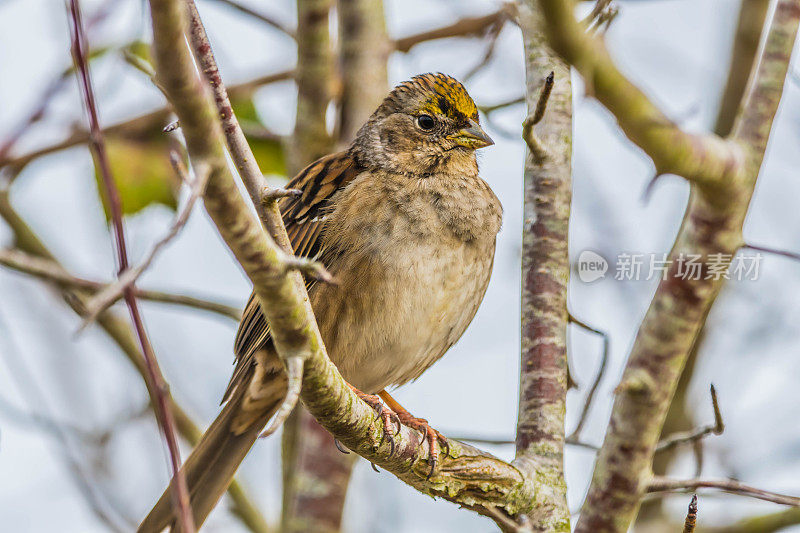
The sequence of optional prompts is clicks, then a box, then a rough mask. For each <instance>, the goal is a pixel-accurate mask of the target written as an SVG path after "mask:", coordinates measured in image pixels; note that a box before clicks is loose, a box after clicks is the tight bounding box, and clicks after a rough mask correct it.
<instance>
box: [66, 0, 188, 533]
mask: <svg viewBox="0 0 800 533" xmlns="http://www.w3.org/2000/svg"><path fill="white" fill-rule="evenodd" d="M69 11H70V21H71V25H70V30H71V37H72V56H73V60H74V62H75V65H76V67H77V70H78V74H79V79H80V87H81V94H82V96H83V100H84V104H85V106H86V112H87V114H88V119H89V131H90V147H91V148H92V151H93V153H94V155H95V158H96V162H97V166H98V168H99V170H100V174H101V176H102V181H103V189H104V192H105V195H106V199H107V201H108V205H109V208H110V209H109V210H110V212H111V215H112V221H113V227H114V237H115V241H116V245H117V246H116V247H117V259H118V262H119V271H118V275H121V274H122V273H123V272H124V271H125V270H126V269H127V268H128V251H127V248H126V245H125V228H124V226H123V223H122V205H121V202H120V197H119V191H118V190H117V187H116V183H115V182H114V178H113V176H112V175H111V165H110V163H109V160H108V155H107V153H106V148H105V141H104V139H103V134H102V132H101V130H100V121H99V119H98V116H97V106H96V103H95V97H94V89H93V87H92V80H91V76H90V74H89V65H88V61H87V58H86V50H87V43H86V35H85V33H84V28H83V23H82V22H81V11H80V6H79V0H70V5H69ZM124 292H125V302H126V303H127V305H128V310H129V312H130V315H131V320H132V321H133V324H134V328H135V330H136V334H137V336H138V338H139V344H140V345H141V348H142V353H143V354H144V358H145V362H146V364H147V369H148V378H149V379H150V382H151V384H152V388H151V389H150V392H151V397H152V398H153V404H154V406H155V409H156V413H157V415H158V416H157V418H158V421H159V425H160V426H161V429H162V431H163V433H164V436H165V437H166V441H167V447H168V450H169V456H170V460H171V464H172V472H173V475H174V476H175V478H176V480H177V481H176V483H174V484H173V485H172V486H173V497H174V499H175V504H176V506H177V511H178V512H177V514H178V515H179V525H180V526H181V527H182V529H183V531H184V533H193V532H194V531H195V527H194V519H193V517H192V511H191V507H190V506H189V491H188V489H187V486H186V479H185V477H184V476H183V473H182V472H181V471H180V463H181V459H180V449H179V448H178V441H177V438H176V437H175V419H174V417H173V413H172V411H171V410H170V409H169V405H168V402H167V397H166V394H165V391H166V390H167V386H166V383H165V381H164V377H163V376H162V375H161V371H160V370H159V367H158V361H157V360H156V357H155V354H154V353H153V349H152V346H151V345H150V341H149V340H148V338H147V333H146V332H145V329H144V322H143V321H142V318H141V315H140V313H139V307H138V305H137V303H136V296H135V294H134V292H133V290H132V288H131V286H127V288H126V289H125V291H124Z"/></svg>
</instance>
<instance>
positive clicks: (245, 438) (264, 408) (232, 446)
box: [138, 379, 286, 533]
mask: <svg viewBox="0 0 800 533" xmlns="http://www.w3.org/2000/svg"><path fill="white" fill-rule="evenodd" d="M276 381H278V382H277V383H275V384H274V385H276V386H275V387H269V388H270V389H273V391H272V392H273V393H272V394H269V393H268V394H265V395H263V396H262V397H261V398H259V400H258V401H257V402H253V401H252V399H251V398H250V397H248V395H247V394H246V391H245V390H242V391H237V392H238V393H234V395H233V397H232V398H231V399H230V400H229V401H228V402H227V404H226V405H225V407H224V408H223V410H222V412H221V413H220V414H219V416H218V417H217V418H216V420H214V422H212V423H211V426H209V428H208V430H207V431H206V432H205V433H204V434H203V437H202V438H201V439H200V442H199V443H198V444H197V446H196V447H195V448H194V450H193V451H192V453H191V455H189V457H188V458H187V459H186V462H185V463H184V464H183V466H182V467H181V470H182V472H183V473H184V475H185V476H186V484H187V485H188V488H189V498H190V502H191V507H192V514H193V515H194V522H195V526H197V527H198V528H199V527H200V525H201V524H202V523H203V522H204V521H205V519H206V518H207V517H208V515H209V513H211V510H212V509H214V507H215V506H216V504H217V502H218V501H219V499H220V498H221V497H222V495H223V494H224V493H225V491H226V490H228V486H229V485H230V484H231V481H232V480H233V476H234V474H235V473H236V470H237V468H239V465H240V464H241V462H242V461H243V460H244V458H245V456H246V455H247V452H248V451H250V448H252V447H253V444H254V443H255V441H256V439H257V438H258V435H259V433H260V432H261V430H262V429H263V428H264V425H265V424H266V423H267V421H268V420H269V419H270V418H271V417H272V415H274V414H275V411H276V410H277V409H278V407H279V406H280V404H281V401H282V400H283V396H284V395H285V390H286V388H285V387H286V385H285V379H284V380H283V381H282V382H280V380H276ZM242 389H246V387H242ZM268 392H269V391H268ZM173 482H174V479H173V481H172V482H171V483H170V486H169V487H167V489H166V490H165V491H164V493H163V494H162V495H161V498H160V499H159V500H158V502H157V503H156V504H155V506H154V507H153V508H152V509H151V510H150V513H149V514H148V515H147V517H145V519H144V520H143V521H142V523H141V525H140V526H139V530H138V533H158V532H160V531H163V530H164V529H165V528H167V527H174V525H175V522H176V512H175V509H174V508H173V503H172V483H173Z"/></svg>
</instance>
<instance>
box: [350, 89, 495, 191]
mask: <svg viewBox="0 0 800 533" xmlns="http://www.w3.org/2000/svg"><path fill="white" fill-rule="evenodd" d="M479 120H480V119H479V118H478V108H477V107H476V106H475V102H474V101H473V100H472V98H471V97H470V96H469V94H468V93H467V90H466V89H465V88H464V86H463V85H462V84H461V83H460V82H459V81H458V80H456V79H455V78H452V77H450V76H448V75H446V74H441V73H436V74H420V75H419V76H414V77H413V78H411V79H410V80H408V81H406V82H403V83H401V84H400V85H398V86H397V87H395V88H394V89H393V90H392V92H390V93H389V96H387V97H386V98H385V99H384V101H383V102H382V103H381V105H380V106H379V107H378V109H377V110H376V111H375V113H373V114H372V116H371V117H370V118H369V120H368V121H367V122H366V124H364V126H362V128H361V129H360V130H359V132H358V134H357V136H356V140H355V141H354V143H353V147H354V149H356V151H357V152H358V157H359V159H360V160H362V163H363V164H366V165H367V166H372V167H378V168H384V169H386V170H390V171H393V172H401V173H408V174H413V175H418V176H424V175H428V174H432V173H447V172H448V171H453V172H457V171H463V169H464V167H465V165H466V166H472V167H474V166H475V153H474V152H475V150H477V149H478V148H483V147H485V146H489V145H492V144H494V141H492V139H491V138H490V137H489V136H488V135H487V134H486V132H485V131H483V129H481V126H480V123H479Z"/></svg>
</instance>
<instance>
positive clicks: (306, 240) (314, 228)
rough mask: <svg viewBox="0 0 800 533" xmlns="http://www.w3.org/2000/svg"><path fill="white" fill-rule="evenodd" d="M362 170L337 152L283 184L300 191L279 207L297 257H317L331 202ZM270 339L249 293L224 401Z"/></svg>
mask: <svg viewBox="0 0 800 533" xmlns="http://www.w3.org/2000/svg"><path fill="white" fill-rule="evenodd" d="M362 170H363V169H362V168H361V167H360V166H359V165H358V164H357V163H356V162H355V160H353V158H352V157H351V156H350V155H348V153H347V152H338V153H335V154H331V155H327V156H325V157H323V158H321V159H318V160H317V161H315V162H314V163H312V164H311V165H309V166H307V167H306V168H305V169H303V170H302V171H301V172H300V173H299V174H298V175H297V176H295V178H294V179H292V181H290V182H289V183H288V184H287V185H286V187H287V188H290V189H299V190H301V191H303V193H302V194H301V195H300V196H296V197H286V198H282V199H281V200H280V202H279V204H278V205H279V207H280V211H281V217H282V218H283V223H284V224H285V225H286V232H287V233H288V235H289V241H290V242H291V244H292V249H293V250H294V253H295V255H296V256H298V257H309V258H313V257H318V256H319V255H320V253H321V252H322V241H323V239H322V236H323V233H324V230H325V221H326V217H327V215H328V210H327V207H328V205H329V202H330V199H331V198H332V197H333V196H334V194H336V192H337V191H339V190H340V189H342V188H344V187H345V186H347V184H348V183H350V182H351V181H352V180H353V179H355V177H356V176H357V175H358V174H359V173H360V172H362ZM269 338H270V335H269V326H268V325H267V321H266V320H265V319H264V315H263V314H262V313H261V306H260V305H259V302H258V299H257V298H256V296H255V294H251V295H250V299H249V300H248V301H247V307H245V310H244V315H243V316H242V321H241V322H240V323H239V331H238V332H237V333H236V340H235V342H234V348H233V351H234V353H235V355H236V369H235V370H234V372H233V376H232V377H231V381H230V383H229V384H228V388H227V390H226V391H225V395H224V396H223V399H222V401H223V402H225V401H227V400H228V398H229V397H230V395H231V392H232V391H233V389H234V388H235V387H236V385H237V384H238V383H239V381H240V380H241V377H242V376H243V375H244V374H245V373H246V371H247V369H248V368H249V367H250V365H251V362H252V360H253V353H254V352H255V351H256V350H257V349H259V348H261V347H262V346H264V345H265V344H267V343H268V342H269Z"/></svg>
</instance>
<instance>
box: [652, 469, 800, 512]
mask: <svg viewBox="0 0 800 533" xmlns="http://www.w3.org/2000/svg"><path fill="white" fill-rule="evenodd" d="M702 488H706V489H718V490H721V491H723V492H727V493H729V494H737V495H739V496H747V497H749V498H756V499H758V500H764V501H767V502H772V503H777V504H780V505H789V506H791V507H800V497H796V496H787V495H785V494H778V493H777V492H770V491H768V490H763V489H758V488H756V487H751V486H749V485H745V484H744V483H740V482H739V481H736V480H734V479H720V480H711V479H670V478H666V477H660V476H656V477H654V478H653V479H651V480H650V482H649V484H648V486H647V492H648V493H651V494H652V493H660V492H685V491H695V490H697V489H702Z"/></svg>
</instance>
